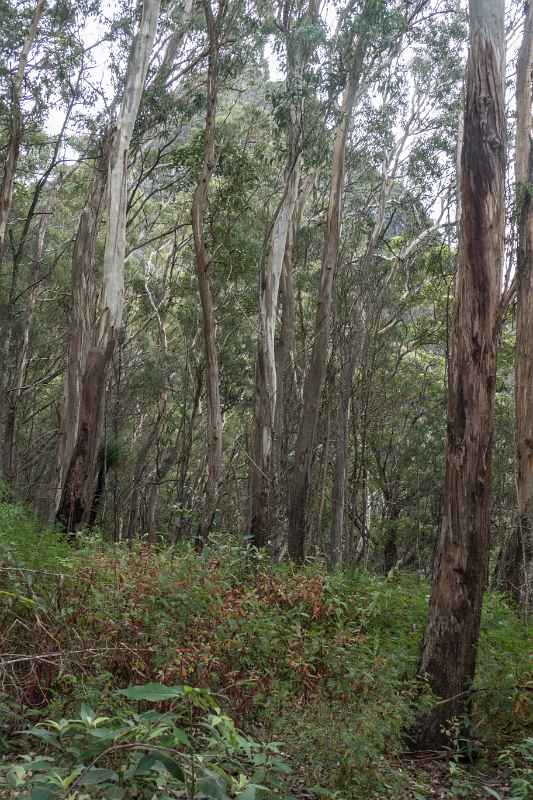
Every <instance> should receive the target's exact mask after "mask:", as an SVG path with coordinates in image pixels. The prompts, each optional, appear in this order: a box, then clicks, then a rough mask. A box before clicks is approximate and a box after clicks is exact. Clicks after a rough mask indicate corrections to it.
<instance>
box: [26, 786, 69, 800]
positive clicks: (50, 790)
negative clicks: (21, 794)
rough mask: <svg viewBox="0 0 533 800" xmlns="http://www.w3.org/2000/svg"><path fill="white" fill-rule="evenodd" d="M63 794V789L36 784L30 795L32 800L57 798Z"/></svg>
mask: <svg viewBox="0 0 533 800" xmlns="http://www.w3.org/2000/svg"><path fill="white" fill-rule="evenodd" d="M61 794H62V792H61V790H60V789H58V788H55V787H52V786H35V787H34V788H33V789H32V790H31V794H30V795H29V797H30V798H31V800H55V798H56V797H60V796H61Z"/></svg>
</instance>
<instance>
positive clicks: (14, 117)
mask: <svg viewBox="0 0 533 800" xmlns="http://www.w3.org/2000/svg"><path fill="white" fill-rule="evenodd" d="M45 7H46V0H37V3H36V5H35V10H34V12H33V16H32V20H31V23H30V28H29V30H28V33H27V34H26V38H25V40H24V44H23V46H22V52H21V54H20V60H19V64H18V67H17V73H16V75H15V78H14V80H13V86H12V100H11V125H10V129H9V137H8V141H7V147H6V156H5V160H4V169H3V174H2V181H1V183H0V266H1V264H2V262H3V258H4V248H5V241H6V230H7V223H8V220H9V214H10V211H11V203H12V200H13V185H14V181H15V173H16V170H17V164H18V159H19V153H20V145H21V142H22V97H21V91H22V83H23V81H24V73H25V72H26V66H27V63H28V56H29V54H30V50H31V48H32V46H33V43H34V41H35V38H36V36H37V30H38V28H39V22H40V20H41V17H42V14H43V11H44V9H45Z"/></svg>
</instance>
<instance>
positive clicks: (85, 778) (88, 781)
mask: <svg viewBox="0 0 533 800" xmlns="http://www.w3.org/2000/svg"><path fill="white" fill-rule="evenodd" d="M79 783H80V785H83V786H97V785H98V784H99V783H118V775H117V773H116V772H115V771H114V770H112V769H99V768H97V767H92V768H91V769H88V770H86V771H85V772H84V773H83V775H82V776H81V778H80V780H79Z"/></svg>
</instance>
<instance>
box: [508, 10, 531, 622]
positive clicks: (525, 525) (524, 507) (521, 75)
mask: <svg viewBox="0 0 533 800" xmlns="http://www.w3.org/2000/svg"><path fill="white" fill-rule="evenodd" d="M532 69H533V5H529V6H528V12H527V17H526V20H525V27H524V37H523V40H522V45H521V47H520V52H519V55H518V61H517V87H516V111H517V123H516V157H515V180H516V204H517V211H518V214H517V216H518V252H517V258H516V282H517V295H518V302H517V318H516V365H515V366H516V381H515V403H516V441H517V462H518V476H517V488H518V525H517V527H516V528H515V530H514V531H513V532H512V534H511V536H510V538H509V540H508V542H507V543H506V546H505V547H504V549H503V557H502V562H503V563H502V565H501V573H502V574H501V584H502V589H503V590H504V591H506V592H509V593H510V594H511V595H512V596H514V597H515V598H516V600H517V601H518V602H519V603H520V604H521V605H522V606H523V608H524V609H526V610H527V609H528V608H529V607H530V604H531V582H532V580H533V574H532V563H533V200H532V197H531V192H532V188H531V187H532V185H533V148H532V146H531V145H532V142H531V124H532V119H531V116H532V115H531V102H532V99H533V86H532V78H531V73H532Z"/></svg>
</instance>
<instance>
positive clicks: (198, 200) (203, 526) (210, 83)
mask: <svg viewBox="0 0 533 800" xmlns="http://www.w3.org/2000/svg"><path fill="white" fill-rule="evenodd" d="M203 5H204V12H205V18H206V22H207V32H208V37H209V56H208V67H207V111H206V116H205V127H204V158H203V163H202V170H201V172H200V176H199V179H198V184H197V186H196V189H195V191H194V195H193V201H192V211H191V216H192V230H193V236H194V251H195V255H196V274H197V277H198V289H199V292H200V301H201V304H202V329H203V338H204V348H205V358H206V364H207V484H206V492H205V505H204V510H203V514H202V519H201V521H200V526H199V532H198V539H199V542H200V543H201V544H203V543H205V541H206V540H207V537H208V536H209V531H210V530H211V526H212V524H213V519H214V516H215V512H216V508H217V504H218V493H219V484H220V479H221V472H222V446H223V442H222V436H223V420H222V405H221V402H220V371H219V366H218V351H217V342H216V318H215V303H214V299H213V290H212V287H211V278H210V275H209V267H210V265H211V263H212V259H211V257H210V256H209V255H208V252H207V247H206V241H205V234H204V215H205V212H206V210H207V203H208V190H209V184H210V182H211V178H212V176H213V171H214V169H215V166H216V153H215V132H216V109H217V98H218V71H219V35H220V25H221V22H222V19H223V15H224V13H225V5H224V0H220V4H219V9H218V14H217V16H216V18H215V17H214V16H213V12H212V10H211V6H210V3H209V0H204V4H203Z"/></svg>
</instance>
